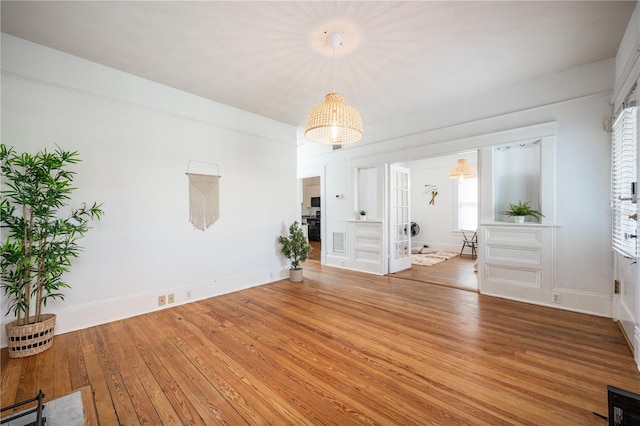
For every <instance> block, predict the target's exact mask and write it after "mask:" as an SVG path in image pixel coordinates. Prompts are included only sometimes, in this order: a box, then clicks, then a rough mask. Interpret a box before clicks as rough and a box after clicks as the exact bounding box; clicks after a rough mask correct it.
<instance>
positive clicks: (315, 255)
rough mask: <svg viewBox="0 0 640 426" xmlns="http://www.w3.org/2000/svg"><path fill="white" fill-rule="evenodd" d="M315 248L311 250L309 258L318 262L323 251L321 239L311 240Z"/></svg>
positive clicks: (310, 242)
mask: <svg viewBox="0 0 640 426" xmlns="http://www.w3.org/2000/svg"><path fill="white" fill-rule="evenodd" d="M309 244H311V247H313V250H311V252H309V258H308V259H307V260H313V261H316V262H320V258H321V257H322V256H321V254H320V253H322V242H321V241H309Z"/></svg>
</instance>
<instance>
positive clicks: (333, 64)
mask: <svg viewBox="0 0 640 426" xmlns="http://www.w3.org/2000/svg"><path fill="white" fill-rule="evenodd" d="M331 75H333V93H336V47H335V46H333V60H332V61H331Z"/></svg>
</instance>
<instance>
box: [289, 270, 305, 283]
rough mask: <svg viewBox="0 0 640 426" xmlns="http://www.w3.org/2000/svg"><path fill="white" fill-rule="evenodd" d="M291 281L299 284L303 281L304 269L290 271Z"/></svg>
mask: <svg viewBox="0 0 640 426" xmlns="http://www.w3.org/2000/svg"><path fill="white" fill-rule="evenodd" d="M289 281H291V282H292V283H299V282H301V281H302V268H298V269H289Z"/></svg>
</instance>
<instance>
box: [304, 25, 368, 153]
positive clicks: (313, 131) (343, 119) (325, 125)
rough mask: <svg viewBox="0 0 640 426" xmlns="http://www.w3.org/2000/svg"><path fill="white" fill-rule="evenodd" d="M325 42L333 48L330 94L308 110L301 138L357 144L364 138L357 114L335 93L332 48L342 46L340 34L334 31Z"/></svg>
mask: <svg viewBox="0 0 640 426" xmlns="http://www.w3.org/2000/svg"><path fill="white" fill-rule="evenodd" d="M327 43H328V44H329V45H330V46H331V47H333V63H332V74H333V93H329V94H327V95H326V96H325V97H324V103H322V104H320V105H318V106H316V107H315V108H313V109H312V110H311V112H310V113H309V115H308V116H307V124H306V126H305V130H304V135H305V137H306V138H307V139H309V140H310V141H312V142H318V143H324V144H330V145H344V144H349V143H354V142H358V141H359V140H360V139H362V137H363V136H364V131H363V129H362V118H360V113H359V112H358V110H356V109H355V108H354V107H352V106H350V105H347V104H346V102H345V100H344V96H342V95H341V94H339V93H336V92H335V90H336V76H335V61H336V48H337V47H338V46H340V45H341V44H342V35H341V34H340V33H338V32H334V33H331V34H329V35H328V36H327Z"/></svg>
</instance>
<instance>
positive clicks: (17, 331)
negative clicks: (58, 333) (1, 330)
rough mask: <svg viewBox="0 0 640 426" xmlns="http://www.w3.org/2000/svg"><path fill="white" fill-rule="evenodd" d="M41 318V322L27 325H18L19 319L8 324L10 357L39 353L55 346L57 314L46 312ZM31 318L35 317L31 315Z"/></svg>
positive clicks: (31, 319)
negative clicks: (54, 336)
mask: <svg viewBox="0 0 640 426" xmlns="http://www.w3.org/2000/svg"><path fill="white" fill-rule="evenodd" d="M40 318H41V321H40V322H36V323H29V324H27V325H16V324H17V322H18V321H12V322H10V323H9V324H7V325H6V327H5V328H6V330H7V340H8V345H9V358H22V357H26V356H30V355H35V354H39V353H40V352H44V351H46V350H47V349H49V348H50V347H51V346H53V335H54V331H53V330H54V328H55V326H56V316H55V315H54V314H44V315H41V316H40ZM29 320H30V321H33V317H30V318H29Z"/></svg>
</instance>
